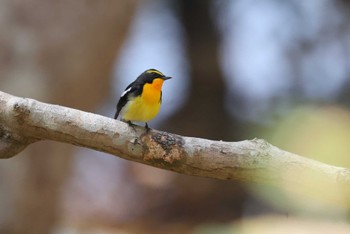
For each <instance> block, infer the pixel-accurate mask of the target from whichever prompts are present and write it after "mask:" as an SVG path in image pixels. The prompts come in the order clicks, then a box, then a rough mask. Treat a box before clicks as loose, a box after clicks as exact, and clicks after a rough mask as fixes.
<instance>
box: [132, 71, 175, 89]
mask: <svg viewBox="0 0 350 234" xmlns="http://www.w3.org/2000/svg"><path fill="white" fill-rule="evenodd" d="M138 79H140V81H141V82H142V83H143V84H146V83H148V84H151V85H152V87H153V88H155V89H159V90H161V89H162V85H163V82H164V81H165V80H169V79H171V77H169V76H165V75H164V74H163V73H161V72H160V71H158V70H156V69H148V70H146V71H144V72H143V73H142V74H141V75H140V76H139V78H138Z"/></svg>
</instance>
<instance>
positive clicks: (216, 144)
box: [0, 92, 350, 205]
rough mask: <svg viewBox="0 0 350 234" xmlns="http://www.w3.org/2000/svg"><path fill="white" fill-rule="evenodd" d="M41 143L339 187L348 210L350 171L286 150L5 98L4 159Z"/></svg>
mask: <svg viewBox="0 0 350 234" xmlns="http://www.w3.org/2000/svg"><path fill="white" fill-rule="evenodd" d="M39 140H53V141H59V142H65V143H69V144H74V145H78V146H82V147H87V148H91V149H95V150H98V151H103V152H106V153H110V154H113V155H116V156H119V157H122V158H124V159H127V160H131V161H135V162H140V163H143V164H147V165H151V166H154V167H158V168H163V169H166V170H171V171H175V172H178V173H182V174H187V175H195V176H202V177H210V178H216V179H223V180H236V181H244V182H257V183H265V184H273V185H277V184H280V183H287V184H289V185H293V186H296V189H297V190H298V188H300V187H302V186H310V187H312V189H314V190H316V191H318V190H320V192H321V191H323V190H327V189H330V187H329V186H337V187H336V188H337V189H338V188H342V190H341V195H340V196H339V193H337V194H335V195H331V196H330V197H329V200H332V201H336V203H338V204H339V203H341V204H342V205H344V197H345V200H346V201H347V202H348V199H347V197H349V195H350V191H349V187H350V170H349V169H345V168H341V167H335V166H330V165H327V164H323V163H321V162H318V161H315V160H311V159H307V158H304V157H301V156H298V155H296V154H292V153H289V152H286V151H283V150H280V149H278V148H277V147H275V146H272V145H270V144H269V143H267V142H266V141H264V140H260V139H254V140H245V141H240V142H223V141H212V140H207V139H200V138H193V137H184V136H179V135H175V134H171V133H167V132H161V131H157V130H151V131H149V132H148V133H146V131H145V129H144V128H142V127H136V128H135V130H134V129H132V128H130V127H129V126H128V125H127V124H125V123H123V122H121V121H116V120H114V119H112V118H107V117H104V116H101V115H97V114H93V113H87V112H83V111H79V110H75V109H71V108H67V107H62V106H58V105H51V104H46V103H42V102H39V101H36V100H33V99H29V98H20V97H15V96H12V95H10V94H6V93H4V92H0V158H9V157H12V156H14V155H16V154H18V153H19V152H21V151H22V150H23V149H24V148H25V147H26V146H27V145H29V144H31V143H33V142H36V141H39ZM305 181H306V182H307V184H306V185H305V184H304V182H305ZM317 181H318V182H322V185H323V187H319V184H317V183H315V182H317ZM316 184H317V185H316ZM346 205H349V204H348V203H346Z"/></svg>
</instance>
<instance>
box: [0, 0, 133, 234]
mask: <svg viewBox="0 0 350 234" xmlns="http://www.w3.org/2000/svg"><path fill="white" fill-rule="evenodd" d="M136 4H137V2H136V1H130V0H123V1H107V2H104V1H86V0H85V1H84V0H79V1H68V0H63V1H56V2H55V1H44V0H29V1H21V0H14V1H1V2H0V11H1V13H0V33H1V35H2V36H1V37H0V50H1V53H0V85H1V90H3V91H5V92H9V93H13V94H16V95H20V96H26V97H32V98H36V99H39V100H42V101H45V102H51V103H59V104H61V105H67V106H71V107H75V108H79V109H83V110H93V109H94V108H96V106H97V105H98V104H100V103H101V102H102V100H104V99H105V98H106V96H107V94H108V92H109V86H110V79H109V78H110V72H111V70H112V66H113V62H114V58H115V56H116V54H117V53H118V50H119V48H120V47H121V43H122V41H123V39H124V37H125V35H126V32H127V28H128V25H129V23H130V21H131V19H132V15H133V13H134V9H135V6H136ZM72 149H73V148H72V147H71V146H69V145H64V144H57V143H51V142H43V143H37V144H35V145H33V146H30V147H29V148H28V149H27V150H26V151H25V152H23V153H22V157H21V156H20V157H15V158H12V159H9V160H2V161H1V162H0V178H1V182H0V194H1V195H0V233H10V234H12V233H13V234H15V233H21V234H22V233H26V234H31V233H33V234H40V233H50V232H51V231H52V229H53V228H55V224H57V222H59V214H60V213H59V212H60V210H59V207H60V206H59V205H60V195H61V194H60V193H61V191H60V190H61V185H62V184H63V182H64V181H65V179H66V178H67V176H69V168H70V164H71V155H72Z"/></svg>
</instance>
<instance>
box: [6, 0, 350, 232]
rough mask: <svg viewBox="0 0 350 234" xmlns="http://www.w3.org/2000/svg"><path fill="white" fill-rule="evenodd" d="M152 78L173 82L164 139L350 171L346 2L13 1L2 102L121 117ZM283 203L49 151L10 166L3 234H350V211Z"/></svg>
mask: <svg viewBox="0 0 350 234" xmlns="http://www.w3.org/2000/svg"><path fill="white" fill-rule="evenodd" d="M148 68H156V69H159V70H160V71H162V72H163V73H164V74H166V75H169V76H172V77H174V78H173V79H172V80H170V81H167V82H166V83H165V84H164V89H163V105H162V108H161V112H160V114H159V116H158V117H157V118H156V119H155V120H154V121H152V122H150V123H149V124H150V126H151V127H153V128H157V129H161V130H165V131H170V132H173V133H177V134H182V135H187V136H195V137H203V138H209V139H215V140H226V141H239V140H244V139H252V138H255V137H258V138H264V139H266V140H267V141H269V142H270V143H272V144H274V145H276V146H278V147H280V148H282V149H284V150H288V151H291V152H294V153H297V154H300V155H303V156H305V157H309V158H314V159H316V160H319V161H322V162H325V163H328V164H332V165H336V166H342V167H350V159H349V143H350V140H349V139H350V131H349V129H350V128H349V127H350V113H349V104H350V91H349V90H350V89H349V87H350V2H349V1H347V0H307V1H302V0H290V1H276V0H226V1H225V0H215V1H214V0H143V1H141V0H140V1H137V0H119V1H88V0H75V1H69V0H61V1H45V0H27V1H22V0H2V1H0V89H1V91H4V92H8V93H10V94H13V95H18V96H23V97H30V98H35V99H38V100H40V101H43V102H48V103H54V104H59V105H64V106H69V107H73V108H77V109H81V110H84V111H90V112H94V113H99V114H101V115H105V116H109V117H113V115H114V112H115V105H116V102H117V101H118V98H119V96H120V94H121V93H122V92H123V90H124V88H125V87H126V85H127V84H129V83H130V82H131V81H133V80H134V79H135V78H136V77H137V76H138V75H139V74H140V73H141V72H143V71H144V70H146V69H148ZM291 176H293V175H291ZM282 187H283V186H282ZM285 187H286V190H283V189H281V188H272V187H268V186H262V185H251V184H250V185H247V184H241V183H237V182H233V181H218V180H213V179H206V178H197V177H190V176H184V175H179V174H176V173H173V172H167V171H164V170H160V169H155V168H151V167H148V166H144V165H141V164H137V163H133V162H128V161H125V160H123V159H120V158H118V157H114V156H111V155H107V154H103V153H100V152H94V151H92V150H88V149H83V148H78V147H74V146H71V145H67V144H61V143H57V142H40V143H36V144H34V145H31V146H29V147H28V148H27V149H26V150H25V151H24V152H22V153H21V154H20V155H18V156H16V157H14V158H11V159H7V160H1V161H0V233H10V234H17V233H18V234H19V233H21V234H22V233H26V234H41V233H54V234H66V233H67V234H71V233H74V234H75V233H263V230H265V229H266V230H271V229H273V230H278V228H280V230H281V231H280V232H277V233H288V230H292V231H294V232H291V233H301V232H300V231H301V230H303V231H305V230H308V228H310V229H312V230H314V229H313V228H318V229H319V230H321V231H324V230H328V229H329V230H332V232H329V233H341V232H342V231H344V233H347V231H349V226H348V225H347V224H346V222H347V221H348V219H349V211H348V210H347V209H346V208H344V207H335V206H333V205H332V204H324V203H323V202H319V201H316V200H314V199H312V197H307V198H305V197H303V196H300V194H297V195H296V194H294V193H290V190H293V191H294V192H295V191H296V190H300V189H302V188H288V184H286V185H285ZM345 202H347V203H349V198H345ZM320 225H321V226H320ZM327 228H328V229H327ZM334 231H335V232H334ZM266 233H271V232H268V231H267V232H266ZM316 233H320V232H316Z"/></svg>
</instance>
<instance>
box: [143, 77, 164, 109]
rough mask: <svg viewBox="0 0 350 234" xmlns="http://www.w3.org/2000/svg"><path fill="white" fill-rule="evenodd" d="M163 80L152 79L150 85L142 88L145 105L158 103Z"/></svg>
mask: <svg viewBox="0 0 350 234" xmlns="http://www.w3.org/2000/svg"><path fill="white" fill-rule="evenodd" d="M163 82H164V80H163V79H154V80H153V82H152V84H145V85H144V86H143V92H142V99H143V100H144V101H145V102H146V103H147V104H151V105H152V104H157V103H159V102H160V98H161V92H162V86H163Z"/></svg>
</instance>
